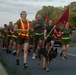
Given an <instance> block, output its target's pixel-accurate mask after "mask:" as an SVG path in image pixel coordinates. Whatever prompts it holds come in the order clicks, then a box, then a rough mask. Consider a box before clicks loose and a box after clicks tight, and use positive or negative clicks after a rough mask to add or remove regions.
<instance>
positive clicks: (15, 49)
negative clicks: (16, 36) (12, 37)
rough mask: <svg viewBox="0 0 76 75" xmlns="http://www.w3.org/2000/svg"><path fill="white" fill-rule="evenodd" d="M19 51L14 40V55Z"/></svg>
mask: <svg viewBox="0 0 76 75" xmlns="http://www.w3.org/2000/svg"><path fill="white" fill-rule="evenodd" d="M16 51H17V42H15V41H13V55H16Z"/></svg>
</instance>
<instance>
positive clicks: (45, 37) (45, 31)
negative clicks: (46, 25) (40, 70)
mask: <svg viewBox="0 0 76 75" xmlns="http://www.w3.org/2000/svg"><path fill="white" fill-rule="evenodd" d="M46 33H47V30H46V29H45V30H44V39H45V40H46V39H47V36H46V35H47V34H46Z"/></svg>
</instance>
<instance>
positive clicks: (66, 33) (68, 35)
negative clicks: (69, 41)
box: [61, 28, 72, 38]
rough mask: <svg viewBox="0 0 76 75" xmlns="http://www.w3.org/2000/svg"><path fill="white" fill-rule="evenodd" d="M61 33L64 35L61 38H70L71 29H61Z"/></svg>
mask: <svg viewBox="0 0 76 75" xmlns="http://www.w3.org/2000/svg"><path fill="white" fill-rule="evenodd" d="M61 32H64V34H62V37H63V38H65V37H70V34H71V33H72V29H71V28H68V29H66V28H63V29H62V30H61Z"/></svg>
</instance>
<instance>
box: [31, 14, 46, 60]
mask: <svg viewBox="0 0 76 75" xmlns="http://www.w3.org/2000/svg"><path fill="white" fill-rule="evenodd" d="M32 28H33V30H34V49H33V56H32V59H35V58H36V49H37V46H38V45H39V47H38V50H40V49H41V48H42V45H43V38H44V37H43V35H44V33H43V31H44V23H43V21H42V16H41V15H39V14H38V15H37V17H36V20H35V21H34V22H33V23H32Z"/></svg>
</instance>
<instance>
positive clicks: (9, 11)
mask: <svg viewBox="0 0 76 75" xmlns="http://www.w3.org/2000/svg"><path fill="white" fill-rule="evenodd" d="M75 1H76V0H0V26H2V27H3V24H5V23H6V24H8V23H9V21H12V22H13V23H14V22H16V21H17V20H18V19H19V18H20V13H21V11H23V10H25V11H26V12H27V18H28V19H29V20H33V19H34V18H35V15H36V13H37V11H38V10H40V9H42V7H43V6H48V5H50V6H54V7H58V6H62V7H64V6H66V5H68V4H70V3H71V2H75Z"/></svg>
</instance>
